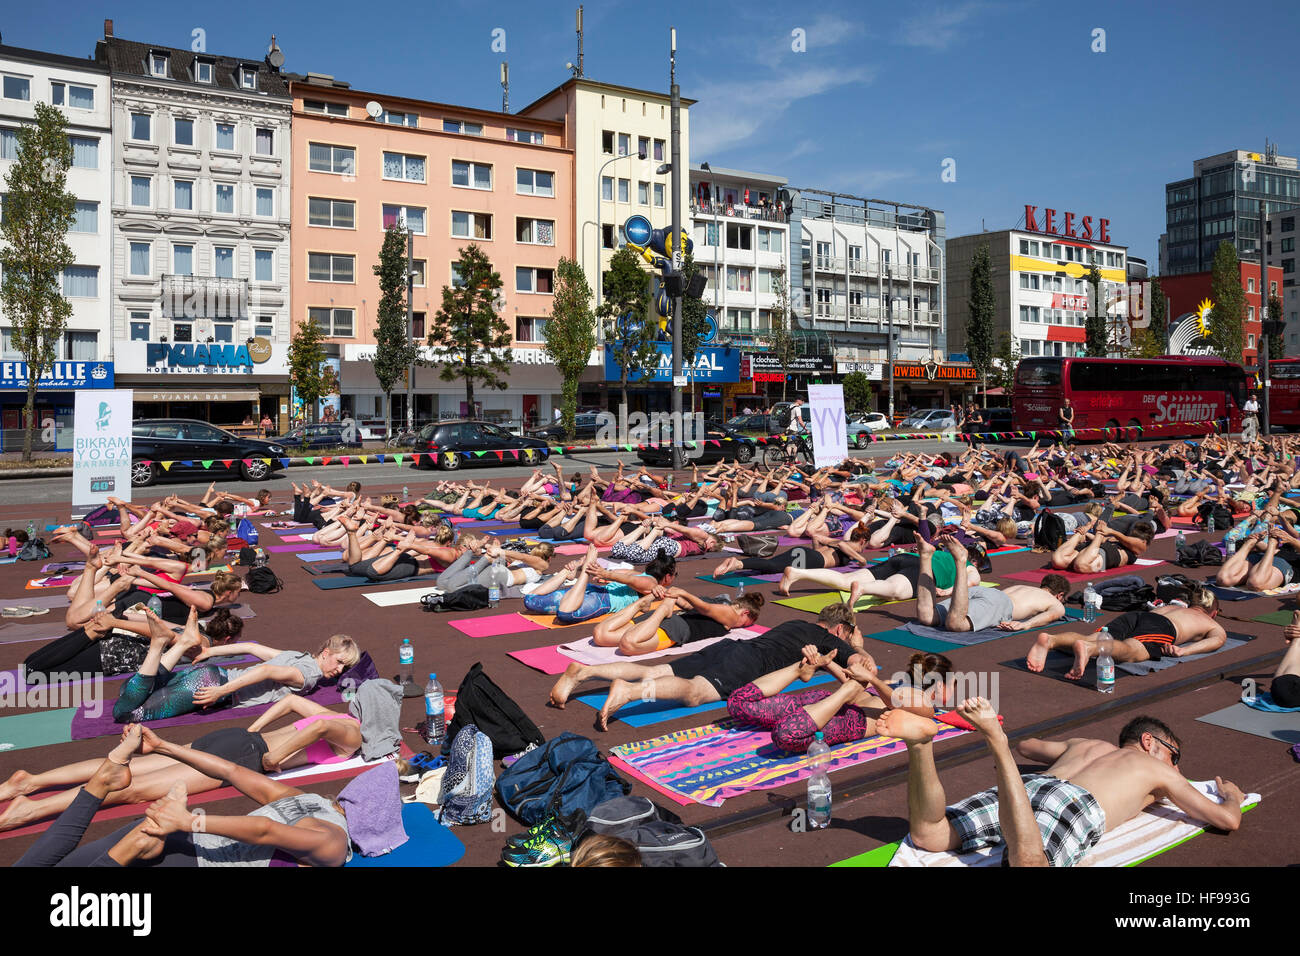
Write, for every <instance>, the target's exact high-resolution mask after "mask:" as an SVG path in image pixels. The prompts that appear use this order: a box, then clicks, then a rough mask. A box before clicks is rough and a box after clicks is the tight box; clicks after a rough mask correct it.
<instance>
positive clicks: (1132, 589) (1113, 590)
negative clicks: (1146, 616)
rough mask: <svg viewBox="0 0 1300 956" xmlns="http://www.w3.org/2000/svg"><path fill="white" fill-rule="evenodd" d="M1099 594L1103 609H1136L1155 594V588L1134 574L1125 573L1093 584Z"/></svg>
mask: <svg viewBox="0 0 1300 956" xmlns="http://www.w3.org/2000/svg"><path fill="white" fill-rule="evenodd" d="M1093 588H1094V589H1095V590H1096V591H1097V593H1098V594H1100V595H1101V609H1102V610H1103V611H1138V610H1142V609H1143V608H1145V607H1146V606H1147V603H1148V602H1150V601H1151V600H1153V599H1154V598H1155V596H1156V589H1155V588H1153V587H1152V586H1151V585H1149V584H1147V583H1146V582H1145V581H1143V580H1142V579H1141V578H1140V577H1138V576H1137V575H1136V574H1125V575H1121V576H1120V577H1117V578H1111V579H1110V580H1108V581H1101V582H1099V583H1095V584H1093Z"/></svg>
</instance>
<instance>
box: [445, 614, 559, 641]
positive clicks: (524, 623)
mask: <svg viewBox="0 0 1300 956" xmlns="http://www.w3.org/2000/svg"><path fill="white" fill-rule="evenodd" d="M451 626H452V627H454V628H455V629H456V630H458V631H460V632H461V633H462V634H464V635H466V636H467V637H500V636H501V635H502V634H523V633H525V632H526V631H545V630H547V628H546V627H544V626H543V625H541V624H537V623H535V622H534V621H530V620H528V618H526V617H524V616H523V615H522V614H492V615H489V616H487V617H471V618H468V619H467V620H464V621H452V622H451Z"/></svg>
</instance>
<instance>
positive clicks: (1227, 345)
mask: <svg viewBox="0 0 1300 956" xmlns="http://www.w3.org/2000/svg"><path fill="white" fill-rule="evenodd" d="M1210 301H1211V302H1213V303H1214V308H1213V309H1212V310H1211V312H1210V348H1211V349H1213V350H1214V354H1215V355H1217V356H1219V357H1220V358H1222V359H1224V360H1225V361H1228V362H1236V363H1238V364H1240V363H1241V360H1242V354H1241V345H1242V335H1241V324H1242V320H1243V319H1244V318H1245V315H1246V293H1245V292H1244V291H1243V290H1242V288H1241V265H1240V263H1239V262H1238V261H1237V248H1236V246H1234V245H1233V244H1232V243H1231V242H1227V241H1224V242H1221V243H1219V248H1218V250H1216V251H1215V253H1214V266H1213V267H1212V269H1211V272H1210Z"/></svg>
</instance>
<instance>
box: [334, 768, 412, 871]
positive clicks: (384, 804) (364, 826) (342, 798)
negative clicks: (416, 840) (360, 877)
mask: <svg viewBox="0 0 1300 956" xmlns="http://www.w3.org/2000/svg"><path fill="white" fill-rule="evenodd" d="M338 802H339V806H341V807H342V808H343V813H344V815H345V816H346V817H347V820H348V835H349V836H351V837H352V842H353V843H355V844H356V846H357V849H358V850H360V851H361V855H362V856H383V855H384V854H385V853H391V852H392V851H393V850H395V849H397V848H398V847H399V846H401V845H402V844H403V843H405V842H406V841H407V840H408V839H409V837H407V835H406V828H405V827H403V826H402V797H401V793H400V792H399V790H398V780H397V764H396V762H395V761H392V760H390V761H388V762H387V763H384V764H380V765H379V766H378V767H375V768H374V769H373V770H367V771H366V772H365V773H363V774H362V775H361V776H359V777H357V778H356V779H355V780H353V781H352V782H351V783H350V784H348V785H347V786H346V787H344V788H343V792H342V793H340V794H339V799H338Z"/></svg>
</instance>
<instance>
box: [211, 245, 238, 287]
mask: <svg viewBox="0 0 1300 956" xmlns="http://www.w3.org/2000/svg"><path fill="white" fill-rule="evenodd" d="M224 250H229V252H230V275H228V276H223V275H218V274H217V258H218V257H217V253H219V252H222V251H224ZM238 257H239V247H238V246H218V245H214V246H213V247H212V275H213V276H214V277H215V278H218V279H233V278H234V277H235V262H236V259H237V258H238Z"/></svg>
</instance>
